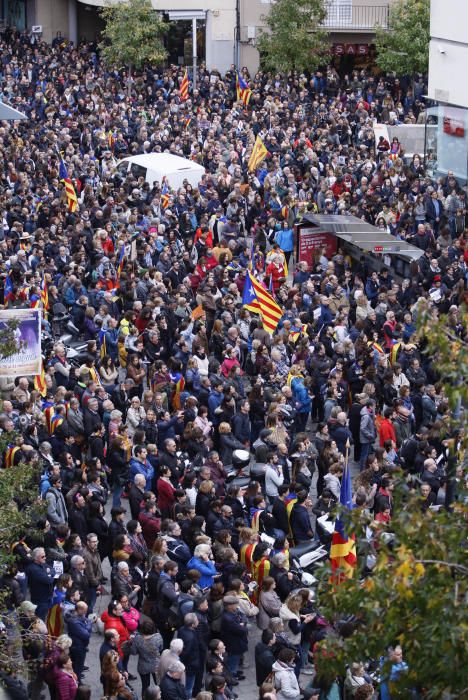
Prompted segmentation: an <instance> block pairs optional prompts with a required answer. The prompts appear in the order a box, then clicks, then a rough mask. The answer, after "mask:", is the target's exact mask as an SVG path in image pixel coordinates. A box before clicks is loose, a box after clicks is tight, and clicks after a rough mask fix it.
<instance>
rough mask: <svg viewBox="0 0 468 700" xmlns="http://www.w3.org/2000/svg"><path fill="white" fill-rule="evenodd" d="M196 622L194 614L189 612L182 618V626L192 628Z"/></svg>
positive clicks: (196, 618)
mask: <svg viewBox="0 0 468 700" xmlns="http://www.w3.org/2000/svg"><path fill="white" fill-rule="evenodd" d="M197 622H198V617H197V616H196V615H195V613H192V612H189V613H187V614H186V615H185V616H184V625H187V627H194V626H195V625H196V623H197Z"/></svg>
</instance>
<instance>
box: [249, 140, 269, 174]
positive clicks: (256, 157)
mask: <svg viewBox="0 0 468 700" xmlns="http://www.w3.org/2000/svg"><path fill="white" fill-rule="evenodd" d="M267 155H268V149H267V147H266V146H265V144H264V143H263V141H262V139H261V138H260V136H257V138H256V139H255V144H254V147H253V150H252V153H251V156H250V158H249V164H248V168H249V171H250V172H251V173H252V172H253V171H254V170H256V169H257V168H258V166H259V165H260V163H261V162H262V161H263V160H265V158H266V157H267Z"/></svg>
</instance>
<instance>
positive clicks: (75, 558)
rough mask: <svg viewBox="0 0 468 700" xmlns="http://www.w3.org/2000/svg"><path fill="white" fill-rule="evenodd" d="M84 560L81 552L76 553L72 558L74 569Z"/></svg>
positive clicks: (71, 562)
mask: <svg viewBox="0 0 468 700" xmlns="http://www.w3.org/2000/svg"><path fill="white" fill-rule="evenodd" d="M82 560H83V557H82V556H81V554H75V555H74V556H73V557H72V558H71V559H70V565H71V567H72V569H74V568H75V567H76V566H78V564H79V563H80V562H81V561H82Z"/></svg>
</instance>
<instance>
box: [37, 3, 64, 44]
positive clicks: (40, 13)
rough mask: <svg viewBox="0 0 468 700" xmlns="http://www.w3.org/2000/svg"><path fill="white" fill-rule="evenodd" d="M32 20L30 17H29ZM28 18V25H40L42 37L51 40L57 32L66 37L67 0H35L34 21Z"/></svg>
mask: <svg viewBox="0 0 468 700" xmlns="http://www.w3.org/2000/svg"><path fill="white" fill-rule="evenodd" d="M31 20H32V18H31ZM31 20H29V19H28V25H29V27H31V25H32V24H41V25H42V37H43V39H44V40H45V41H52V39H53V38H54V37H55V36H56V34H57V32H58V31H60V32H62V34H63V36H66V37H68V35H69V26H68V0H36V8H35V18H34V22H33V21H31Z"/></svg>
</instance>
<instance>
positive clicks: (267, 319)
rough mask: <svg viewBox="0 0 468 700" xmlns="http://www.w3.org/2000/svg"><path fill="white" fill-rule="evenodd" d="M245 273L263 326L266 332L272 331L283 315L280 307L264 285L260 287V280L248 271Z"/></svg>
mask: <svg viewBox="0 0 468 700" xmlns="http://www.w3.org/2000/svg"><path fill="white" fill-rule="evenodd" d="M247 274H248V276H249V278H250V281H251V283H252V287H253V289H254V292H255V297H256V299H257V302H258V304H259V307H260V316H261V317H262V321H263V328H264V329H265V330H266V331H267V332H268V333H274V332H275V330H276V327H277V325H278V323H279V321H280V319H281V317H282V316H283V312H282V310H281V307H280V306H278V304H277V303H276V301H275V300H274V299H273V297H272V296H271V294H270V293H269V292H267V290H266V289H265V288H264V287H262V285H261V284H260V282H259V281H258V280H257V279H255V277H253V276H252V275H251V274H250V272H248V273H247Z"/></svg>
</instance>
